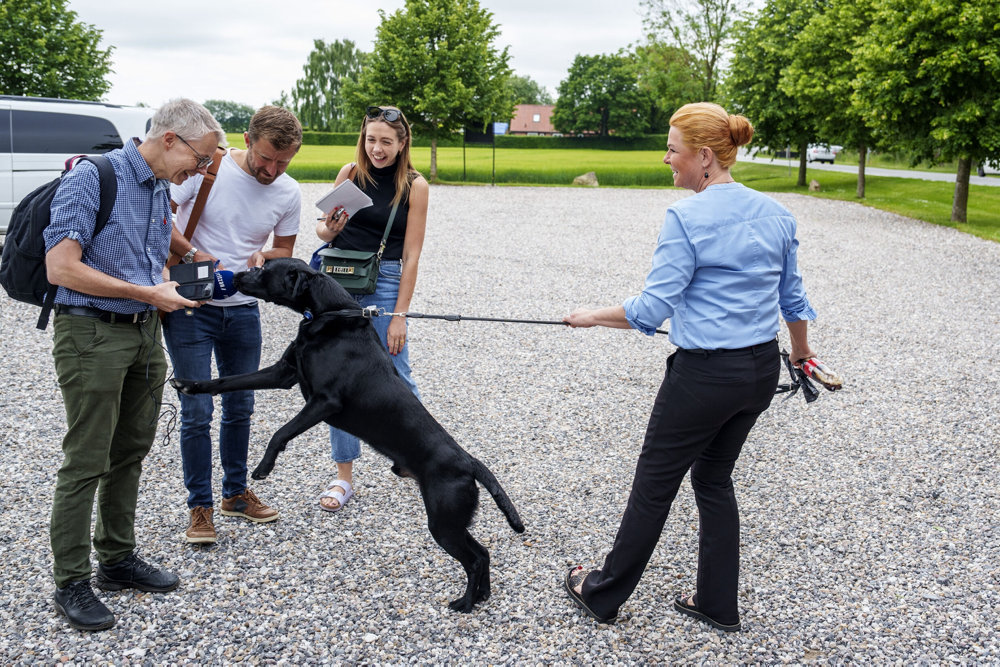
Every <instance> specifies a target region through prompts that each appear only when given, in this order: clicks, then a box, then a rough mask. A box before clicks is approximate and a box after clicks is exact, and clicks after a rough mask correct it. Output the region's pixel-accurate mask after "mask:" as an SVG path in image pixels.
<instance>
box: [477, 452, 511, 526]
mask: <svg viewBox="0 0 1000 667" xmlns="http://www.w3.org/2000/svg"><path fill="white" fill-rule="evenodd" d="M470 458H471V459H472V475H473V476H474V477H475V478H476V480H478V481H479V483H480V484H482V485H483V486H484V487H486V490H487V491H489V492H490V495H491V496H493V500H494V501H496V504H497V507H499V508H500V511H501V512H503V513H504V516H506V517H507V523H509V524H510V527H511V528H513V529H514V530H515V531H516V532H518V533H523V532H524V524H523V523H521V517H520V516H519V515H518V513H517V510H516V509H514V503H512V502H510V498H508V497H507V494H506V493H505V492H504V490H503V487H501V486H500V482H498V481H497V478H496V477H494V476H493V473H492V472H490V469H489V468H487V467H486V466H484V465H483V464H482V462H481V461H480V460H479V459H477V458H476V457H474V456H472V457H470Z"/></svg>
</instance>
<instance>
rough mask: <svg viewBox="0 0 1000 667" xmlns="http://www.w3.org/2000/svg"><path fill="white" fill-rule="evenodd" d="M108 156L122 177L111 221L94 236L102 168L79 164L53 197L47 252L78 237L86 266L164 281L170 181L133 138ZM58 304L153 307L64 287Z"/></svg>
mask: <svg viewBox="0 0 1000 667" xmlns="http://www.w3.org/2000/svg"><path fill="white" fill-rule="evenodd" d="M107 157H108V158H109V159H110V160H111V165H112V166H113V167H114V169H115V176H116V177H117V179H118V198H117V199H116V200H115V207H114V209H113V210H112V211H111V217H110V218H109V219H108V224H107V225H106V226H105V227H104V229H103V230H101V233H100V234H97V235H96V236H94V234H93V232H94V225H95V224H96V222H97V209H98V207H99V206H100V203H101V202H100V196H99V192H100V177H99V175H98V172H97V167H95V166H94V165H93V164H91V163H90V162H80V163H79V164H78V165H76V166H75V167H73V169H72V170H70V171H69V172H68V173H67V174H66V175H65V176H63V179H62V182H61V183H60V184H59V189H58V191H56V194H55V197H53V199H52V208H51V222H50V224H49V226H48V227H47V228H46V229H45V250H46V251H49V250H51V249H52V248H53V247H55V246H56V244H58V243H59V242H60V241H62V240H63V239H67V238H68V239H73V240H74V241H76V242H77V243H79V244H80V246H81V247H82V248H83V263H84V264H86V265H87V266H89V267H91V268H93V269H97V270H98V271H100V272H101V273H105V274H107V275H109V276H112V277H114V278H118V279H120V280H124V281H126V282H129V283H132V284H134V285H145V286H152V285H157V284H159V283H161V282H163V265H164V264H165V263H166V261H167V255H168V253H169V251H170V230H171V229H172V227H173V225H172V222H171V214H170V182H169V181H165V180H163V179H157V178H156V177H155V176H154V175H153V170H152V169H150V167H149V165H148V164H147V163H146V160H145V159H144V158H143V157H142V155H141V154H140V153H139V149H138V148H137V147H136V144H135V142H134V141H126V142H125V147H124V148H120V149H117V150H113V151H111V152H109V153H107ZM56 303H61V304H65V305H68V306H90V307H92V308H100V309H102V310H110V311H112V312H115V313H123V314H131V313H137V312H140V311H143V310H147V309H149V308H150V306H149V304H146V303H143V302H141V301H135V300H133V299H124V298H117V297H100V296H91V295H89V294H83V293H81V292H77V291H75V290H71V289H69V288H67V287H61V286H60V287H59V291H58V292H57V293H56Z"/></svg>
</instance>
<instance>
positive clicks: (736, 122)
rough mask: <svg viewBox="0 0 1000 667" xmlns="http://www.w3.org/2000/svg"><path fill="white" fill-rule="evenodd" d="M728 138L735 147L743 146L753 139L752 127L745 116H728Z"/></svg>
mask: <svg viewBox="0 0 1000 667" xmlns="http://www.w3.org/2000/svg"><path fill="white" fill-rule="evenodd" d="M729 136H730V137H731V138H732V140H733V145H735V146H745V145H747V144H749V143H750V140H751V139H753V125H751V124H750V121H749V120H747V118H746V116H740V115H731V116H729Z"/></svg>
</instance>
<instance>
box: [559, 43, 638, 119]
mask: <svg viewBox="0 0 1000 667" xmlns="http://www.w3.org/2000/svg"><path fill="white" fill-rule="evenodd" d="M651 107H652V97H651V96H650V95H649V93H647V92H644V91H643V90H641V89H640V88H639V73H638V67H637V64H636V60H635V56H634V55H632V54H630V53H625V52H619V53H617V54H613V55H596V56H582V55H578V56H577V57H576V58H574V59H573V64H572V65H570V67H569V73H568V74H567V76H566V79H565V80H564V81H562V83H560V84H559V99H558V101H557V102H556V108H555V110H554V111H553V112H552V124H553V125H554V126H555V128H556V129H557V130H559V131H560V132H564V133H566V134H581V133H588V134H590V133H592V134H597V135H600V136H602V137H607V136H609V135H611V134H614V135H615V136H619V137H634V136H638V135H640V134H643V133H645V132H646V131H648V130H649V125H650V110H651Z"/></svg>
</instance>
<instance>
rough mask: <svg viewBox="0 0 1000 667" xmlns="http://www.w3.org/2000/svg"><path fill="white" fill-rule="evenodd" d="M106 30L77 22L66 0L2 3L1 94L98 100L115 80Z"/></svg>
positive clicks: (6, 1)
mask: <svg viewBox="0 0 1000 667" xmlns="http://www.w3.org/2000/svg"><path fill="white" fill-rule="evenodd" d="M101 34H102V31H100V30H98V29H97V28H95V27H94V26H92V25H90V24H87V23H81V22H79V21H77V14H76V12H74V11H72V10H70V9H68V8H67V7H66V0H3V1H2V2H0V93H3V94H5V95H33V96H37V97H61V98H65V99H76V100H99V99H101V96H102V95H104V93H106V92H108V90H109V89H110V88H111V84H110V82H109V81H108V75H109V74H110V73H111V72H112V69H111V51H112V48H113V47H110V46H109V47H108V48H107V49H103V50H102V49H101V48H99V45H100V41H101Z"/></svg>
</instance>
